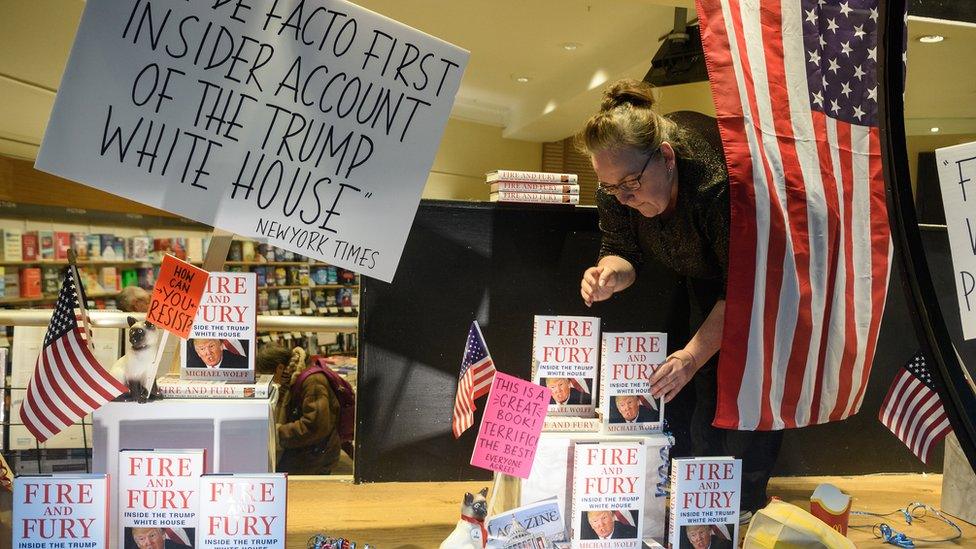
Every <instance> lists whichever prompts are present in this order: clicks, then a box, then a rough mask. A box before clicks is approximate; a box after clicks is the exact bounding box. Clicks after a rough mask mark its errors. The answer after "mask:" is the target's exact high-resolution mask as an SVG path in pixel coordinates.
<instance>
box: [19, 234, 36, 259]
mask: <svg viewBox="0 0 976 549" xmlns="http://www.w3.org/2000/svg"><path fill="white" fill-rule="evenodd" d="M20 242H21V249H22V252H21V257H22V258H23V259H24V261H37V258H38V256H39V255H40V250H39V248H38V247H39V242H38V240H37V232H36V231H29V232H26V233H24V234H23V235H21V237H20Z"/></svg>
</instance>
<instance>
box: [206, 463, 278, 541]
mask: <svg viewBox="0 0 976 549" xmlns="http://www.w3.org/2000/svg"><path fill="white" fill-rule="evenodd" d="M287 510H288V477H287V475H285V474H284V473H269V474H263V475H247V474H233V475H204V476H203V477H201V478H200V527H199V528H198V529H197V540H196V541H197V543H196V547H222V548H227V549H253V548H254V547H262V548H264V549H284V547H285V518H286V515H287Z"/></svg>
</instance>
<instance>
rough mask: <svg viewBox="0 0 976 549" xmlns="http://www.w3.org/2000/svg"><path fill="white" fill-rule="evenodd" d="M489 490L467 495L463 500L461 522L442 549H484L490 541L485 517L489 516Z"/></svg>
mask: <svg viewBox="0 0 976 549" xmlns="http://www.w3.org/2000/svg"><path fill="white" fill-rule="evenodd" d="M487 497H488V489H487V488H485V489H483V490H481V491H480V492H478V493H477V494H472V493H466V494H464V499H463V500H461V520H459V521H458V523H457V525H456V526H455V527H454V531H453V532H451V535H449V536H447V538H446V539H445V540H444V541H443V542H441V546H440V549H483V548H484V546H485V543H487V541H488V532H487V530H485V517H487V516H488V501H487V499H486V498H487Z"/></svg>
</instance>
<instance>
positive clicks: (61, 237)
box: [54, 231, 71, 261]
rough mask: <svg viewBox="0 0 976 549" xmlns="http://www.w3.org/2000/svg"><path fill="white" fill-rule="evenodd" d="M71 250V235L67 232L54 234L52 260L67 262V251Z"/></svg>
mask: <svg viewBox="0 0 976 549" xmlns="http://www.w3.org/2000/svg"><path fill="white" fill-rule="evenodd" d="M70 249H71V233H69V232H67V231H55V232H54V259H56V260H57V261H67V260H68V250H70Z"/></svg>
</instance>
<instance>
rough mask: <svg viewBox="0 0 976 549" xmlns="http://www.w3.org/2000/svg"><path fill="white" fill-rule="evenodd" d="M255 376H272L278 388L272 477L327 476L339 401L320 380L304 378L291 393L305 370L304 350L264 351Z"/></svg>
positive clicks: (334, 456) (336, 445)
mask: <svg viewBox="0 0 976 549" xmlns="http://www.w3.org/2000/svg"><path fill="white" fill-rule="evenodd" d="M255 360H256V366H255V368H256V370H257V373H258V374H259V375H260V374H270V375H274V382H275V383H277V384H278V385H279V387H280V389H279V391H278V406H277V409H276V410H275V424H276V426H277V432H278V446H279V448H280V449H283V450H284V451H283V453H282V454H281V457H280V458H279V459H278V467H277V470H278V472H284V473H291V474H299V475H328V474H330V473H331V472H332V469H333V468H335V466H336V464H337V463H338V462H339V450H340V447H341V446H340V441H339V431H338V428H337V427H338V420H339V400H338V398H336V396H335V393H334V392H333V390H332V386H331V385H329V380H328V379H326V377H325V376H324V375H322V374H314V375H309V376H307V377H306V378H305V379H304V381H302V383H301V387H293V383H295V382H297V381H298V379H299V377H301V373H302V372H303V371H304V370H305V369H306V368H308V366H309V364H308V360H307V355H306V353H305V349H302V348H301V347H295V348H294V349H293V350H291V351H288V350H287V349H285V348H283V347H278V346H266V347H264V348H263V349H262V350H261V351H260V352H259V353H258V355H257V357H256V359H255Z"/></svg>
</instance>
